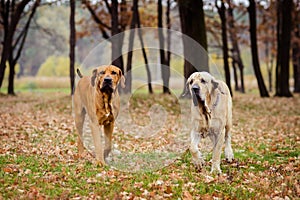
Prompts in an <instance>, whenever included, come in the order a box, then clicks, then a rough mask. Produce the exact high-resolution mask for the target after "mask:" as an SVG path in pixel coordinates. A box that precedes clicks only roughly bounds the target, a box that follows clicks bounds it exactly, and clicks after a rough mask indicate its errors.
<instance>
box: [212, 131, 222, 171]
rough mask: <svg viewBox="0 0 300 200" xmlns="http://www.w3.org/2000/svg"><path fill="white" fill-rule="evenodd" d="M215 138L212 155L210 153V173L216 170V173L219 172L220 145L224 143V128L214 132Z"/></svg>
mask: <svg viewBox="0 0 300 200" xmlns="http://www.w3.org/2000/svg"><path fill="white" fill-rule="evenodd" d="M215 134H217V135H216V138H215V141H214V148H213V155H212V166H211V171H210V172H211V173H213V172H214V171H216V172H217V173H218V174H221V168H220V163H221V153H222V146H223V144H224V136H225V129H223V130H222V131H220V133H219V134H218V133H215Z"/></svg>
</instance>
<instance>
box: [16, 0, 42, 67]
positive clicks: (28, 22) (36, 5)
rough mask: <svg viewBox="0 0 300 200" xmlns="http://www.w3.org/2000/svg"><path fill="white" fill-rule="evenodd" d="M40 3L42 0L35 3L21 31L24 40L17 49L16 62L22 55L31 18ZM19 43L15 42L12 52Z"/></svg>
mask: <svg viewBox="0 0 300 200" xmlns="http://www.w3.org/2000/svg"><path fill="white" fill-rule="evenodd" d="M39 4H40V0H37V1H36V2H35V3H34V5H33V8H32V11H31V13H30V16H29V18H28V20H27V22H26V25H25V27H24V28H23V30H22V32H21V33H20V35H22V40H21V44H20V46H19V49H18V51H17V54H16V57H15V58H14V59H13V60H14V62H16V61H17V60H18V59H19V58H20V56H21V52H22V49H23V47H24V44H25V40H26V36H27V33H28V29H29V26H30V22H31V20H32V18H33V16H34V14H35V11H36V9H37V7H38V6H39ZM19 38H21V37H20V36H19ZM19 38H18V39H19ZM17 44H18V43H15V44H14V46H13V48H12V52H13V51H14V49H15V47H16V45H17Z"/></svg>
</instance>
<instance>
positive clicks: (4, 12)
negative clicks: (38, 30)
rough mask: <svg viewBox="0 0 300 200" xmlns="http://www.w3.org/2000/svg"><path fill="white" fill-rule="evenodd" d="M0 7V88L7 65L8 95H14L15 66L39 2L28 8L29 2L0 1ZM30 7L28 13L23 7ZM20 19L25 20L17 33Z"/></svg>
mask: <svg viewBox="0 0 300 200" xmlns="http://www.w3.org/2000/svg"><path fill="white" fill-rule="evenodd" d="M0 3H1V6H0V17H1V20H0V23H1V24H2V26H3V29H4V34H3V41H2V54H1V62H0V88H1V87H2V83H3V79H4V73H5V68H6V63H7V62H8V64H9V69H10V70H9V78H8V94H12V95H14V77H15V66H16V63H17V61H18V59H19V58H20V56H21V52H22V49H23V47H24V44H25V40H26V37H27V33H28V30H29V27H30V23H31V20H32V18H33V16H34V14H35V11H36V8H37V7H38V6H39V4H40V0H36V1H34V3H33V4H32V6H30V0H22V1H17V2H16V1H15V0H1V2H0ZM27 6H30V7H29V8H30V9H29V11H26V10H25V7H27ZM21 19H25V20H26V22H25V25H24V26H23V27H22V28H21V30H20V31H19V34H18V32H17V27H18V28H20V27H19V24H20V21H21Z"/></svg>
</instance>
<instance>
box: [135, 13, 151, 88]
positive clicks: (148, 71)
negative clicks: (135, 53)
mask: <svg viewBox="0 0 300 200" xmlns="http://www.w3.org/2000/svg"><path fill="white" fill-rule="evenodd" d="M136 22H137V28H138V36H139V39H140V42H141V46H142V53H143V57H144V60H145V66H146V72H147V83H148V91H149V93H150V94H152V93H153V89H152V84H151V80H152V78H151V71H150V68H149V64H148V58H147V54H146V50H145V45H144V41H143V36H142V31H141V22H140V14H139V10H138V9H137V12H136Z"/></svg>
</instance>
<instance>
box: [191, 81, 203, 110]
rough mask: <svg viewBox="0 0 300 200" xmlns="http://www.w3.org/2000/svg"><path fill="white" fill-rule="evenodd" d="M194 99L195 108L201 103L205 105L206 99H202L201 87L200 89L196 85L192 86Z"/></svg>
mask: <svg viewBox="0 0 300 200" xmlns="http://www.w3.org/2000/svg"><path fill="white" fill-rule="evenodd" d="M192 98H193V103H194V106H198V105H199V103H200V104H201V105H204V101H205V99H202V98H201V93H200V87H199V85H196V84H195V85H193V86H192Z"/></svg>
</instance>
